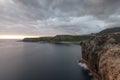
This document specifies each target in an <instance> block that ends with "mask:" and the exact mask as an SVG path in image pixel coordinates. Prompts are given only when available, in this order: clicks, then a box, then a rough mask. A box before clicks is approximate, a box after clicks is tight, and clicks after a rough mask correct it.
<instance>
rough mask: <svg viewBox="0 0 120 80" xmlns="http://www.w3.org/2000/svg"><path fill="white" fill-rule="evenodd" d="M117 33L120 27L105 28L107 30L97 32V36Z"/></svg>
mask: <svg viewBox="0 0 120 80" xmlns="http://www.w3.org/2000/svg"><path fill="white" fill-rule="evenodd" d="M117 32H120V27H115V28H107V29H105V30H103V31H101V32H99V33H98V35H101V34H110V33H117Z"/></svg>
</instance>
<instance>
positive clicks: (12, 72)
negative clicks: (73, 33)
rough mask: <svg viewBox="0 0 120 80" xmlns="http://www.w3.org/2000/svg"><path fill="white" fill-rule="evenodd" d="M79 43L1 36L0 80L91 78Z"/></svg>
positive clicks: (86, 79)
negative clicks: (84, 63)
mask: <svg viewBox="0 0 120 80" xmlns="http://www.w3.org/2000/svg"><path fill="white" fill-rule="evenodd" d="M80 59H81V49H80V46H79V45H63V44H50V43H30V42H26V43H25V42H16V41H15V40H0V80H90V77H89V76H88V73H87V72H86V71H84V69H83V68H81V67H80V66H79V65H78V60H80Z"/></svg>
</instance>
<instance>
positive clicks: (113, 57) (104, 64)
mask: <svg viewBox="0 0 120 80" xmlns="http://www.w3.org/2000/svg"><path fill="white" fill-rule="evenodd" d="M81 63H84V64H86V65H87V67H88V69H89V71H90V72H91V74H92V75H93V77H94V78H95V79H96V80H120V34H119V33H116V34H108V35H100V36H96V37H95V38H94V39H92V40H90V41H88V42H86V43H83V44H82V60H81Z"/></svg>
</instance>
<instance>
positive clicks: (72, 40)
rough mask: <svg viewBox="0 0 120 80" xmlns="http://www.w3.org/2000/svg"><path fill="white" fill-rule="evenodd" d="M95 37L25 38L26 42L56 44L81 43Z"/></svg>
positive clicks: (57, 36)
mask: <svg viewBox="0 0 120 80" xmlns="http://www.w3.org/2000/svg"><path fill="white" fill-rule="evenodd" d="M91 37H93V36H92V35H56V36H54V37H39V38H24V39H23V41H24V42H40V41H45V42H54V43H59V42H61V43H80V42H81V41H86V40H88V39H90V38H91Z"/></svg>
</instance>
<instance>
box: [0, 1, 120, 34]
mask: <svg viewBox="0 0 120 80" xmlns="http://www.w3.org/2000/svg"><path fill="white" fill-rule="evenodd" d="M119 5H120V0H0V33H6V32H7V33H13V34H29V35H31V34H36V35H41V34H42V35H55V34H86V33H87V34H88V33H91V32H98V31H100V30H102V29H105V28H108V27H114V26H117V27H119V21H120V7H119Z"/></svg>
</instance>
